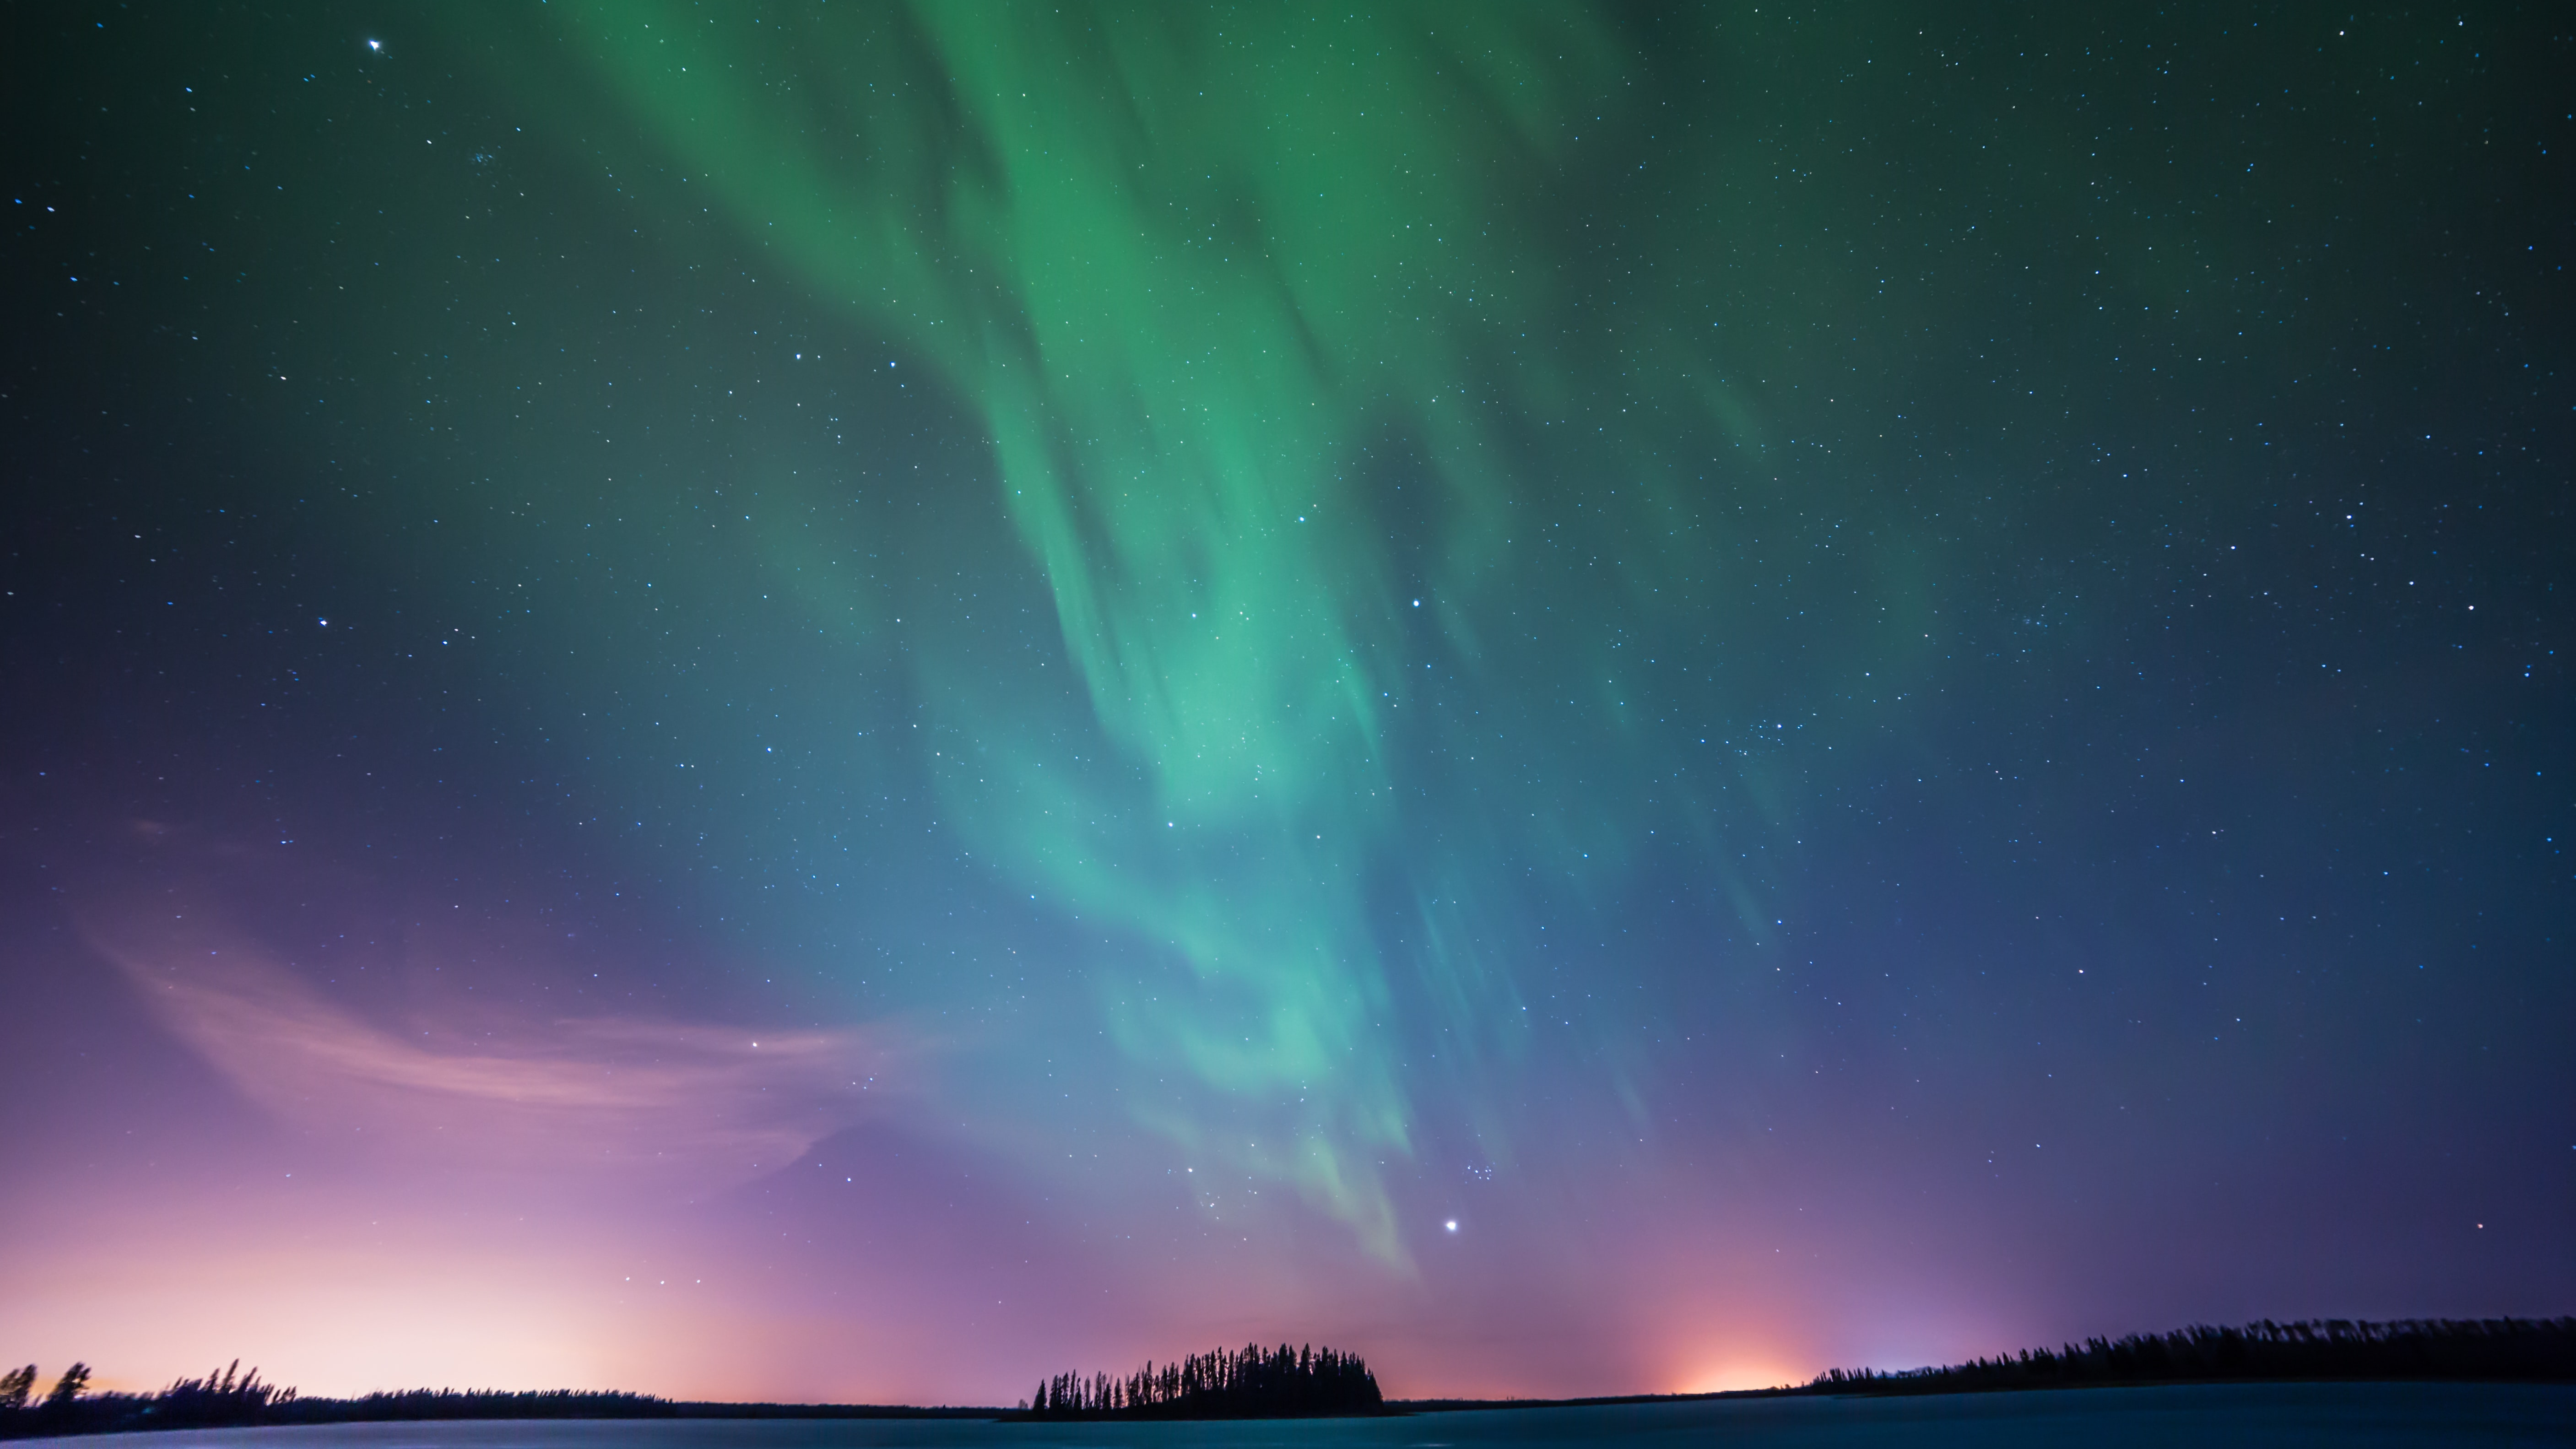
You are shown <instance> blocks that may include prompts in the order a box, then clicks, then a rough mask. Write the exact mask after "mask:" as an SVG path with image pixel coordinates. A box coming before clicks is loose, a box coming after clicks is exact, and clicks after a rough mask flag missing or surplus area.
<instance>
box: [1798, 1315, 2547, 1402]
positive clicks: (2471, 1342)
mask: <svg viewBox="0 0 2576 1449" xmlns="http://www.w3.org/2000/svg"><path fill="white" fill-rule="evenodd" d="M2231 1379H2271V1380H2288V1379H2448V1380H2464V1379H2466V1380H2476V1379H2491V1380H2514V1381H2519V1382H2524V1383H2533V1382H2555V1383H2566V1382H2570V1381H2576V1318H2539V1319H2532V1318H2467V1319H2455V1318H2440V1319H2434V1318H2409V1319H2400V1320H2398V1321H2396V1322H2393V1323H2365V1322H2359V1321H2356V1320H2352V1319H2343V1318H2325V1319H2318V1320H2315V1321H2313V1322H2307V1323H2274V1322H2273V1321H2272V1320H2270V1319H2268V1318H2266V1319H2263V1320H2262V1321H2260V1322H2257V1323H2249V1324H2246V1325H2245V1326H2244V1327H2242V1328H2212V1327H2210V1326H2208V1325H2206V1324H2200V1325H2195V1326H2193V1327H2190V1328H2185V1329H2178V1330H2176V1331H2175V1332H2172V1333H2148V1334H2139V1333H2133V1334H2130V1335H2129V1336H2128V1337H2126V1338H2118V1339H2110V1338H2088V1339H2086V1340H2084V1343H2083V1346H2081V1347H2078V1346H2076V1345H2075V1344H2071V1343H2070V1344H2065V1345H2062V1346H2061V1347H2058V1348H2055V1349H2047V1348H2036V1349H2031V1348H2026V1349H2023V1350H2022V1351H2021V1352H2020V1354H2018V1355H2013V1354H1999V1355H1997V1356H1995V1357H1994V1358H1976V1359H1970V1360H1968V1361H1967V1362H1966V1363H1962V1364H1951V1365H1948V1366H1946V1367H1942V1368H1919V1369H1904V1370H1900V1371H1898V1372H1894V1373H1886V1372H1881V1371H1879V1370H1875V1369H1866V1368H1863V1369H1828V1370H1827V1371H1825V1372H1824V1373H1823V1374H1820V1375H1818V1376H1817V1377H1816V1378H1815V1379H1814V1380H1813V1381H1811V1382H1809V1383H1808V1384H1807V1385H1806V1391H1807V1392H1809V1393H1829V1394H1847V1393H1869V1394H1957V1393H1975V1392H1979V1391H1985V1390H1993V1389H2065V1388H2079V1387H2091V1386H2094V1385H2103V1384H2152V1383H2209V1382H2218V1381H2225V1380H2231Z"/></svg>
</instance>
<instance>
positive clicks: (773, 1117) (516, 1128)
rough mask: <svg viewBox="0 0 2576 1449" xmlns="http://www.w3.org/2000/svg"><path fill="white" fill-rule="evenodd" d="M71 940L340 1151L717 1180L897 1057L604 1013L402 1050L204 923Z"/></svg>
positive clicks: (850, 1036)
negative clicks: (110, 965)
mask: <svg viewBox="0 0 2576 1449" xmlns="http://www.w3.org/2000/svg"><path fill="white" fill-rule="evenodd" d="M182 926H184V928H181V927H182ZM85 935H86V936H87V938H88V940H89V943H90V945H91V946H92V948H93V949H95V950H97V951H98V952H99V953H100V954H101V955H102V956H104V957H106V958H107V959H108V960H110V961H112V962H114V963H115V964H116V965H117V967H118V968H119V969H120V970H122V971H123V973H124V974H125V976H126V977H127V979H128V980H129V981H131V982H132V983H133V985H134V987H135V989H136V990H137V991H138V992H139V993H140V994H141V995H142V997H143V998H144V999H145V1000H146V1001H147V1002H148V1003H150V1005H151V1006H152V1008H153V1010H154V1012H155V1013H156V1014H157V1015H158V1016H159V1018H160V1019H161V1020H162V1021H163V1022H164V1023H165V1024H166V1025H167V1026H168V1027H169V1029H170V1030H171V1031H172V1032H173V1033H175V1034H176V1035H177V1036H178V1037H179V1038H180V1039H181V1040H183V1041H185V1042H186V1043H188V1045H190V1046H191V1047H194V1048H195V1049H196V1050H197V1051H198V1052H199V1053H201V1054H203V1056H204V1057H205V1059H206V1060H207V1061H208V1062H210V1063H211V1064H213V1066H214V1067H215V1068H216V1069H217V1070H218V1071H220V1072H222V1073H223V1075H224V1076H226V1077H227V1078H229V1079H230V1080H231V1081H232V1082H233V1083H234V1084H235V1085H236V1086H238V1087H239V1088H240V1089H241V1091H242V1092H243V1093H244V1094H245V1095H247V1096H248V1097H250V1098H251V1099H252V1100H253V1101H256V1102H258V1103H259V1104H261V1105H262V1106H264V1107H266V1108H268V1109H269V1110H270V1111H272V1112H274V1113H276V1114H277V1115H278V1116H280V1117H281V1118H284V1119H286V1120H287V1121H289V1122H292V1123H295V1124H297V1125H300V1126H302V1127H305V1128H307V1129H309V1130H311V1131H313V1132H315V1133H316V1134H317V1135H325V1134H327V1135H328V1136H331V1137H336V1138H338V1139H340V1140H342V1141H345V1142H347V1143H349V1144H350V1145H352V1146H353V1147H363V1146H372V1147H374V1148H377V1149H382V1150H393V1151H399V1152H403V1153H407V1154H428V1155H434V1156H437V1157H440V1158H443V1159H447V1160H460V1159H461V1160H465V1161H469V1162H475V1163H481V1164H487V1165H494V1166H529V1167H538V1166H542V1167H544V1168H547V1169H549V1170H561V1169H575V1170H579V1169H581V1168H583V1167H584V1166H588V1167H591V1168H594V1169H596V1170H598V1171H601V1172H605V1173H612V1174H619V1175H631V1174H636V1173H646V1174H651V1175H654V1176H668V1177H671V1178H674V1179H677V1180H679V1181H682V1182H687V1183H691V1184H699V1185H716V1184H719V1183H722V1182H725V1181H733V1180H739V1179H741V1178H743V1177H746V1176H749V1175H752V1174H754V1173H757V1172H760V1171H763V1170H768V1169H774V1168H776V1167H778V1166H780V1165H782V1164H784V1163H787V1162H789V1161H792V1160H793V1159H795V1158H796V1157H797V1156H798V1155H800V1154H802V1153H803V1152H804V1151H805V1150H806V1149H807V1148H808V1147H810V1146H811V1145H812V1144H813V1143H814V1142H816V1141H817V1140H819V1139H821V1138H822V1137H824V1136H826V1135H828V1134H830V1133H832V1132H835V1131H837V1130H839V1129H841V1128H843V1127H846V1126H849V1125H850V1124H852V1123H853V1122H856V1121H858V1120H860V1119H861V1118H862V1117H864V1116H867V1115H869V1114H870V1112H871V1111H872V1109H874V1108H875V1107H876V1105H877V1104H879V1103H881V1102H884V1101H886V1100H887V1099H888V1098H889V1097H890V1096H891V1095H892V1094H893V1093H895V1092H896V1091H898V1090H899V1086H898V1083H897V1072H898V1070H899V1068H900V1066H901V1064H902V1060H901V1059H904V1058H907V1057H909V1056H910V1055H911V1053H909V1052H906V1051H903V1050H901V1049H899V1048H898V1047H897V1045H896V1042H895V1039H894V1033H892V1032H887V1031H867V1030H811V1029H808V1030H763V1029H758V1028H741V1027H728V1026H708V1025H694V1024H683V1023H678V1022H671V1021H660V1020H650V1019H641V1018H634V1017H613V1016H612V1017H589V1018H577V1019H554V1020H544V1019H526V1020H518V1021H510V1022H506V1023H504V1029H502V1030H497V1031H496V1030H493V1029H492V1023H491V1021H490V1019H489V1017H488V1015H485V1016H478V1019H477V1022H476V1026H477V1039H476V1041H475V1042H473V1043H472V1044H470V1045H466V1044H459V1043H457V1042H455V1041H454V1039H453V1035H452V1034H450V1033H443V1032H441V1031H440V1030H438V1024H437V1023H435V1022H414V1023H412V1024H411V1025H410V1027H409V1028H407V1031H408V1030H416V1031H417V1032H418V1034H419V1037H420V1039H419V1040H417V1041H415V1040H411V1039H408V1036H407V1034H406V1032H398V1031H396V1030H394V1029H390V1028H388V1027H386V1026H382V1025H378V1024H375V1023H372V1022H370V1021H368V1020H367V1019H365V1018H364V1017H362V1016H361V1015H360V1014H359V1013H358V1012H357V1011H355V1010H353V1009H351V1008H349V1007H347V1006H344V1005H342V1004H340V1003H338V1002H335V1001H333V1000H331V999H329V998H327V997H326V996H325V995H324V994H323V993H322V992H320V991H318V990H316V989H315V987H314V986H313V985H311V984H310V983H308V982H307V981H306V980H305V979H303V978H302V977H301V976H299V975H298V974H297V973H296V972H295V971H293V970H292V969H290V968H289V967H287V966H285V965H283V964H281V963H280V962H279V961H278V960H277V959H275V957H274V956H272V955H271V954H270V953H268V952H267V951H265V950H264V949H262V948H261V947H260V946H259V945H258V944H257V943H256V942H254V941H249V940H245V939H243V938H241V937H240V936H239V935H238V934H236V933H232V932H229V931H227V930H225V929H224V928H223V927H222V926H221V925H214V926H200V925H196V924H194V923H189V922H185V921H184V918H174V920H173V929H169V930H158V929H148V928H147V929H142V930H138V929H135V928H133V927H132V926H131V925H130V924H129V925H124V926H110V927H104V928H102V927H101V926H99V925H98V924H95V923H93V924H92V925H91V926H90V927H89V928H88V929H87V930H86V931H85Z"/></svg>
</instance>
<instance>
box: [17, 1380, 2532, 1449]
mask: <svg viewBox="0 0 2576 1449" xmlns="http://www.w3.org/2000/svg"><path fill="white" fill-rule="evenodd" d="M27 1442H36V1443H45V1442H50V1443H58V1444H92V1445H96V1446H98V1449H163V1446H167V1449H182V1446H185V1449H267V1446H275V1449H628V1446H633V1449H843V1446H847V1449H895V1446H922V1449H952V1446H953V1449H980V1446H986V1445H993V1446H1011V1449H1052V1446H1058V1445H1066V1446H1085V1449H1090V1446H1100V1449H1107V1446H1117V1445H1135V1446H1138V1449H1196V1446H1202V1445H1204V1446H1216V1445H1244V1446H1271V1445H1275V1446H1279V1449H1338V1446H1342V1445H1353V1446H1386V1449H1472V1446H1476V1445H1485V1444H1492V1445H1514V1446H1533V1449H1535V1446H1542V1445H1556V1444H1566V1445H1574V1444H1623V1445H1625V1444H1635V1445H1650V1444H1651V1445H1665V1444H1670V1445H1682V1444H1690V1445H1726V1446H1738V1445H1741V1446H1754V1449H1767V1446H1773V1445H1778V1446H1784V1449H1829V1446H1844V1445H1878V1444H1890V1445H1905V1446H1908V1449H1950V1446H1958V1449H2014V1446H2024V1445H2029V1446H2038V1445H2072V1446H2079V1449H2128V1446H2138V1449H2148V1446H2156V1449H2163V1446H2168V1445H2182V1446H2187V1449H2234V1446H2238V1445H2243V1446H2249V1449H2250V1446H2256V1445H2261V1446H2266V1449H2271V1446H2282V1445H2339V1446H2398V1445H2410V1446H2411V1445H2501V1444H2515V1445H2523V1444H2528V1445H2544V1444H2545V1445H2576V1385H2567V1386H2562V1385H2539V1384H2199V1385H2183V1386H2178V1387H2169V1388H2137V1389H2063V1390H2053V1391H2045V1392H2033V1393H2002V1394H1942V1395H1928V1396H1924V1397H1920V1398H1884V1399H1873V1398H1842V1399H1826V1398H1796V1399H1717V1400H1698V1401H1693V1402H1688V1403H1663V1404H1620V1405H1610V1406H1604V1407H1597V1408H1568V1409H1499V1410H1481V1411H1477V1412H1472V1413H1455V1414H1419V1415H1413V1416H1410V1417H1405V1418H1386V1419H1292V1420H1257V1421H1251V1422H1232V1423H1184V1424H996V1423H991V1422H988V1421H982V1420H971V1419H966V1420H960V1419H801V1420H777V1419H767V1420H762V1419H690V1420H669V1419H661V1420H651V1419H644V1420H637V1419H626V1420H597V1419H592V1420H563V1421H545V1420H526V1419H520V1420H497V1421H487V1422H480V1423H471V1422H469V1423H438V1424H320V1425H311V1426H306V1427H300V1428H291V1429H199V1430H188V1431H180V1432H172V1433H150V1434H116V1435H98V1436H92V1437H90V1438H87V1439H61V1440H50V1441H46V1440H35V1441H27Z"/></svg>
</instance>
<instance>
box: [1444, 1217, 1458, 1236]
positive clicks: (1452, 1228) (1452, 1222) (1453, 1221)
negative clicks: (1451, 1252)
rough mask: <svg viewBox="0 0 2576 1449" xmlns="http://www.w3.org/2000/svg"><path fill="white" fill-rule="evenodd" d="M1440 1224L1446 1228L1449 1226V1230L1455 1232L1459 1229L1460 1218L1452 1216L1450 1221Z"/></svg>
mask: <svg viewBox="0 0 2576 1449" xmlns="http://www.w3.org/2000/svg"><path fill="white" fill-rule="evenodd" d="M1440 1226H1442V1227H1444V1228H1447V1229H1448V1230H1449V1231H1451V1232H1453V1233H1454V1232H1456V1231H1458V1220H1457V1219H1456V1218H1451V1219H1450V1220H1449V1221H1447V1222H1445V1223H1442V1224H1441V1225H1440Z"/></svg>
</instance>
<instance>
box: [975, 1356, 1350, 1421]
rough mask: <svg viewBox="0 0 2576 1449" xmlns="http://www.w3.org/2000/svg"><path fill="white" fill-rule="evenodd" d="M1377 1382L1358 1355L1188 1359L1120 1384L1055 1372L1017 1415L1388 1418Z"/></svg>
mask: <svg viewBox="0 0 2576 1449" xmlns="http://www.w3.org/2000/svg"><path fill="white" fill-rule="evenodd" d="M1385 1408H1386V1399H1385V1397H1384V1396H1383V1395H1381V1394H1380V1393H1379V1392H1378V1387H1377V1376H1376V1375H1374V1374H1372V1373H1370V1372H1369V1369H1368V1365H1367V1364H1366V1363H1364V1362H1362V1361H1361V1360H1360V1358H1359V1357H1358V1355H1356V1354H1342V1353H1335V1352H1334V1351H1333V1350H1331V1349H1330V1348H1326V1349H1322V1350H1317V1349H1315V1348H1314V1347H1312V1346H1311V1345H1310V1346H1307V1347H1304V1348H1291V1347H1289V1346H1288V1345H1287V1344H1284V1343H1283V1344H1281V1345H1279V1346H1278V1347H1277V1348H1275V1349H1265V1348H1263V1347H1261V1346H1260V1345H1259V1344H1252V1343H1247V1344H1245V1345H1244V1346H1243V1347H1242V1349H1241V1350H1239V1351H1237V1350H1231V1349H1223V1348H1220V1349H1217V1350H1215V1351H1214V1352H1212V1353H1204V1354H1191V1355H1189V1356H1188V1357H1186V1358H1184V1359H1182V1360H1181V1361H1180V1362H1178V1363H1167V1364H1164V1365H1162V1366H1161V1367H1159V1368H1158V1367H1156V1366H1155V1365H1154V1364H1153V1363H1152V1362H1151V1361H1150V1360H1149V1361H1148V1362H1147V1363H1146V1364H1145V1366H1144V1367H1143V1368H1140V1369H1138V1370H1136V1371H1135V1372H1134V1373H1132V1374H1129V1375H1127V1376H1126V1377H1125V1378H1112V1377H1110V1376H1109V1375H1108V1374H1105V1373H1101V1374H1093V1375H1092V1376H1091V1377H1089V1378H1084V1377H1083V1376H1082V1375H1080V1374H1058V1375H1056V1376H1055V1377H1054V1378H1051V1379H1048V1380H1047V1381H1045V1382H1044V1383H1041V1384H1039V1385H1038V1391H1037V1393H1036V1394H1035V1395H1034V1396H1033V1397H1031V1398H1030V1399H1028V1400H1027V1401H1026V1402H1024V1403H1022V1404H1021V1405H1020V1408H1019V1414H1018V1415H1015V1416H1014V1417H1021V1416H1025V1417H1027V1418H1032V1419H1307V1418H1328V1417H1344V1416H1348V1415H1354V1414H1377V1413H1383V1412H1385Z"/></svg>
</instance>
